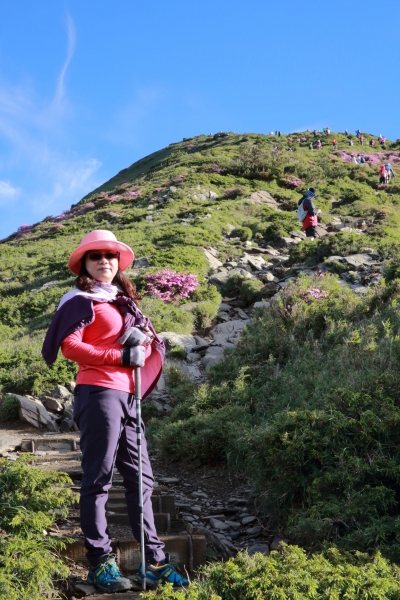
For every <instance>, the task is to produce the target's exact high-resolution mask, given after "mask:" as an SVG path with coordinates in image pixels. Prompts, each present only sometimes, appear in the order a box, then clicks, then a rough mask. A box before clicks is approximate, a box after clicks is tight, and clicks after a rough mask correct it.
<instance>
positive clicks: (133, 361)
mask: <svg viewBox="0 0 400 600" xmlns="http://www.w3.org/2000/svg"><path fill="white" fill-rule="evenodd" d="M145 352H146V348H145V346H128V347H127V348H124V349H123V350H121V365H123V366H124V367H144V356H145Z"/></svg>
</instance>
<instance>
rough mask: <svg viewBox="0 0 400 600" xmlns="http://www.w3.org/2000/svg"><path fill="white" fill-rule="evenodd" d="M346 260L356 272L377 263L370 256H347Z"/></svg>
mask: <svg viewBox="0 0 400 600" xmlns="http://www.w3.org/2000/svg"><path fill="white" fill-rule="evenodd" d="M344 260H345V261H346V262H347V264H349V265H351V266H352V267H353V268H354V269H356V270H358V269H362V268H363V267H365V266H369V265H373V264H375V263H376V261H375V260H374V259H373V258H372V256H370V255H369V254H351V255H350V256H345V257H344Z"/></svg>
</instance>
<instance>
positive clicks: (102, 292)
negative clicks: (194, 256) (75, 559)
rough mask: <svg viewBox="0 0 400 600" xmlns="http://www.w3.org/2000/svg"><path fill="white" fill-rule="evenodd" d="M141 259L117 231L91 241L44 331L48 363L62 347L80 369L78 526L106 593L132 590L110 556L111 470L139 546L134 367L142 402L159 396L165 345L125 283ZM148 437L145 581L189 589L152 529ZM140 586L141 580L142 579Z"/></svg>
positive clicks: (93, 580)
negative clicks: (108, 510) (117, 479)
mask: <svg viewBox="0 0 400 600" xmlns="http://www.w3.org/2000/svg"><path fill="white" fill-rule="evenodd" d="M133 260H134V253H133V251H132V250H131V248H130V247H129V246H127V245H126V244H124V243H122V242H119V241H118V240H117V238H116V237H115V235H114V234H113V233H112V232H111V231H105V230H95V231H91V232H90V233H88V234H86V235H85V236H84V238H83V239H82V240H81V242H80V244H79V246H78V248H76V249H75V250H74V251H73V252H72V254H71V256H70V257H69V260H68V268H69V269H70V271H72V273H74V274H75V275H77V278H76V280H75V286H76V287H75V289H73V290H72V291H70V292H68V293H67V294H65V295H64V296H63V297H62V298H61V301H60V304H59V306H58V309H57V312H56V314H55V316H54V318H53V321H52V323H51V325H50V327H49V329H48V331H47V334H46V337H45V341H44V344H43V349H42V354H43V357H44V359H45V360H46V362H47V364H48V365H51V364H53V363H54V361H55V360H56V358H57V353H58V350H59V348H60V347H61V351H62V354H63V355H64V356H65V358H68V359H69V360H72V361H74V362H76V363H77V364H78V366H79V369H78V376H77V380H76V387H75V391H74V397H75V398H74V421H75V422H76V424H77V425H78V427H79V430H80V432H81V441H80V445H81V452H82V470H83V476H82V486H81V494H80V516H81V527H82V531H83V534H84V537H85V547H86V549H87V554H86V556H87V558H88V561H89V563H90V567H89V574H88V583H89V584H91V585H94V587H95V588H96V589H98V590H101V591H103V592H109V593H111V592H119V591H124V590H128V589H131V587H132V584H131V582H130V580H129V579H126V578H125V577H123V576H122V575H121V573H120V571H119V569H118V566H117V564H116V561H115V555H114V554H112V548H111V539H110V536H109V531H108V526H107V519H106V502H107V499H108V490H109V489H110V487H111V485H112V477H113V470H114V466H116V467H117V469H118V471H119V473H120V474H121V475H122V477H123V481H124V486H125V488H126V500H127V505H128V514H129V520H130V525H131V527H132V531H133V535H134V537H135V538H136V540H140V532H141V528H140V510H139V504H140V503H139V489H138V481H139V479H138V445H137V431H136V427H137V423H136V405H135V397H134V392H135V375H134V367H141V380H142V388H141V389H142V394H143V397H144V398H145V397H146V396H148V394H149V393H150V392H151V391H152V390H153V389H154V387H155V385H156V383H157V381H158V379H159V377H160V375H161V371H162V365H163V360H164V354H165V346H164V342H163V341H162V339H161V338H160V337H159V336H158V335H157V334H156V332H155V330H154V328H153V325H152V324H151V322H150V321H149V319H148V318H147V317H145V316H144V315H143V314H142V313H141V312H140V310H139V308H138V306H137V304H138V300H139V299H140V296H139V294H137V292H136V286H135V285H134V284H133V283H131V282H130V281H129V280H128V279H127V278H126V277H125V275H124V274H123V271H124V270H125V269H126V268H127V267H129V265H130V264H131V263H132V261H133ZM139 426H141V428H142V464H143V515H144V538H145V548H146V551H145V555H146V556H145V557H146V573H145V577H146V581H147V583H148V585H149V587H151V586H152V585H153V586H154V585H156V584H157V583H164V582H166V581H170V582H172V583H173V584H174V585H177V586H183V585H186V584H187V583H188V581H187V580H186V579H184V578H182V577H181V576H180V575H179V574H178V573H177V572H176V571H175V569H174V567H173V566H172V565H171V564H170V559H169V555H168V553H167V554H165V553H164V550H163V548H164V544H163V542H161V541H160V539H159V538H158V535H157V532H156V528H155V525H154V515H153V509H152V503H151V495H152V489H153V484H154V478H153V473H152V468H151V464H150V461H149V457H148V453H147V443H146V439H145V438H144V427H143V423H139ZM136 577H137V581H138V583H140V582H141V581H142V578H143V573H142V572H141V571H140V572H139V573H138V575H137V576H136Z"/></svg>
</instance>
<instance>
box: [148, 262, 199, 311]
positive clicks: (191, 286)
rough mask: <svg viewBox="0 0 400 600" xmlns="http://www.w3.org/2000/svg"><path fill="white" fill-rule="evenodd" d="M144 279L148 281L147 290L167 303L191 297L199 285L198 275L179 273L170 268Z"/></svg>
mask: <svg viewBox="0 0 400 600" xmlns="http://www.w3.org/2000/svg"><path fill="white" fill-rule="evenodd" d="M143 279H145V281H146V292H147V293H148V294H149V295H151V296H156V297H157V298H160V299H161V300H162V301H163V302H166V303H168V302H175V303H177V302H178V301H179V300H182V299H183V298H189V296H190V294H191V293H192V292H193V290H195V289H196V287H197V286H198V285H199V281H198V278H197V275H194V274H193V273H177V272H176V271H172V270H171V269H168V268H167V269H163V270H162V271H160V272H159V273H153V274H150V275H145V276H144V277H143Z"/></svg>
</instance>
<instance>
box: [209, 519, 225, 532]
mask: <svg viewBox="0 0 400 600" xmlns="http://www.w3.org/2000/svg"><path fill="white" fill-rule="evenodd" d="M210 525H211V527H214V529H218V530H219V531H226V530H227V529H229V527H230V526H229V525H227V524H226V523H224V522H223V521H219V520H218V519H214V518H211V519H210Z"/></svg>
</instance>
